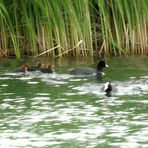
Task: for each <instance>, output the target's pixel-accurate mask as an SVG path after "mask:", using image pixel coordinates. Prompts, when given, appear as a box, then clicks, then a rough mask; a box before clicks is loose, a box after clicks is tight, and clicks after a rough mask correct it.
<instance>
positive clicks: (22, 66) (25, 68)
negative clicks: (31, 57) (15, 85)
mask: <svg viewBox="0 0 148 148" xmlns="http://www.w3.org/2000/svg"><path fill="white" fill-rule="evenodd" d="M28 67H29V66H28V65H27V64H22V65H21V67H20V72H24V73H26V72H27V69H28Z"/></svg>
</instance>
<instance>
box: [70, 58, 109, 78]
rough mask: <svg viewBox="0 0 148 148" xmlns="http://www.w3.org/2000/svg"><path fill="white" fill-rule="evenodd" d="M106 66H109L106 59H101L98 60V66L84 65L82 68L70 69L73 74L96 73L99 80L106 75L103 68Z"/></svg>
mask: <svg viewBox="0 0 148 148" xmlns="http://www.w3.org/2000/svg"><path fill="white" fill-rule="evenodd" d="M105 67H108V65H107V64H106V63H105V61H104V60H101V61H99V62H98V64H97V67H96V68H91V67H82V68H76V69H73V70H71V71H70V74H72V75H92V74H96V75H97V79H98V80H102V79H103V76H104V75H105V74H104V73H103V69H104V68H105Z"/></svg>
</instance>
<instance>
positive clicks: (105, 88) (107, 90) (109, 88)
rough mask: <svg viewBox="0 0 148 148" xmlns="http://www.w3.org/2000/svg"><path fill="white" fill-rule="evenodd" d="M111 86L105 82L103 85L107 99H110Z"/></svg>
mask: <svg viewBox="0 0 148 148" xmlns="http://www.w3.org/2000/svg"><path fill="white" fill-rule="evenodd" d="M112 90H113V88H112V85H111V83H110V82H106V83H105V85H104V91H105V92H106V94H105V95H106V96H107V97H111V96H112Z"/></svg>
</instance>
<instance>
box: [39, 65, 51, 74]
mask: <svg viewBox="0 0 148 148" xmlns="http://www.w3.org/2000/svg"><path fill="white" fill-rule="evenodd" d="M53 67H54V65H53V64H48V66H47V68H40V71H41V72H42V73H53V72H54V70H53Z"/></svg>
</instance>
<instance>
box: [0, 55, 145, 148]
mask: <svg viewBox="0 0 148 148" xmlns="http://www.w3.org/2000/svg"><path fill="white" fill-rule="evenodd" d="M36 61H37V60H36ZM36 61H32V60H22V61H17V60H10V59H9V60H4V61H1V66H0V70H1V73H0V109H1V112H0V147H4V148H13V147H14V148H16V147H19V148H20V147H22V148H23V147H24V148H26V147H27V148H34V147H39V148H41V147H44V148H46V147H51V148H52V147H55V148H56V147H57V148H69V147H71V148H76V147H78V148H84V147H87V148H94V147H101V148H106V147H110V148H112V147H113V148H116V147H117V148H119V147H121V148H127V147H128V148H133V147H134V148H147V147H148V113H147V111H148V60H147V57H132V58H128V57H124V58H111V59H107V62H108V65H109V66H110V67H109V68H108V69H106V70H105V73H106V76H105V80H104V82H106V81H110V82H111V83H112V85H113V86H114V88H115V89H114V91H113V96H112V97H106V96H105V93H104V91H103V90H102V86H103V85H104V82H102V83H99V82H97V81H96V79H95V76H90V77H82V76H79V77H75V76H73V75H69V74H68V69H70V68H73V67H80V66H91V67H95V62H94V63H91V62H89V61H88V60H87V61H79V62H75V61H74V60H69V61H68V60H63V61H49V60H48V59H44V60H43V59H42V61H43V62H45V63H48V62H50V63H51V62H52V63H53V62H54V64H55V72H56V73H55V74H42V73H40V72H28V73H27V74H23V73H15V72H13V71H14V70H15V68H16V67H18V66H19V65H20V64H21V63H23V62H28V63H30V64H35V62H36Z"/></svg>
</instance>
